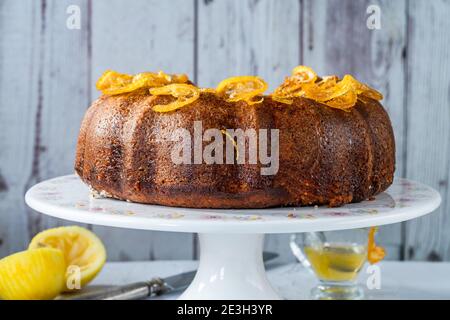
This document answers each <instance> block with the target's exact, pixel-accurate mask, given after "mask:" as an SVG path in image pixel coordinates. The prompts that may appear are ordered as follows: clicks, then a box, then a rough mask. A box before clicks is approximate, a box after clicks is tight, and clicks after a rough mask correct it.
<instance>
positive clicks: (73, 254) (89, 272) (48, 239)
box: [28, 226, 106, 290]
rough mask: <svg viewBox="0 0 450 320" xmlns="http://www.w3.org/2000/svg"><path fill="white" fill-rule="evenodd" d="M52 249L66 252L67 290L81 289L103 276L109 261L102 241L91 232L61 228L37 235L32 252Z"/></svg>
mask: <svg viewBox="0 0 450 320" xmlns="http://www.w3.org/2000/svg"><path fill="white" fill-rule="evenodd" d="M42 247H50V248H56V249H59V250H61V251H62V252H63V254H64V257H65V261H66V265H67V271H66V272H65V276H66V286H67V287H66V289H69V290H70V289H79V288H80V287H83V286H85V285H86V284H87V283H89V282H90V281H91V280H92V279H94V277H95V276H96V275H97V274H98V273H99V272H100V270H101V269H102V267H103V265H104V264H105V261H106V250H105V247H104V246H103V243H102V242H101V240H100V239H99V238H98V237H97V236H96V235H95V234H94V233H92V232H91V231H89V230H87V229H85V228H82V227H78V226H70V227H59V228H53V229H48V230H45V231H42V232H41V233H38V234H37V235H36V236H35V237H34V238H33V239H32V240H31V243H30V245H29V247H28V248H29V249H35V248H42Z"/></svg>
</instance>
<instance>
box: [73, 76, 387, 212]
mask: <svg viewBox="0 0 450 320" xmlns="http://www.w3.org/2000/svg"><path fill="white" fill-rule="evenodd" d="M97 87H98V88H99V89H100V90H101V91H102V92H103V93H104V94H103V95H102V96H101V97H100V98H99V99H97V100H96V101H95V102H94V103H93V104H92V105H91V107H90V108H89V109H88V111H87V112H86V115H85V117H84V120H83V122H82V125H81V129H80V134H79V138H78V145H77V153H76V163H75V170H76V172H77V174H78V175H79V176H80V178H81V179H82V180H83V181H84V182H85V183H86V184H88V185H89V186H90V187H91V188H92V189H93V190H95V191H97V192H98V193H100V194H102V195H104V196H107V197H113V198H117V199H122V200H128V201H133V202H140V203H149V204H159V205H167V206H180V207H193V208H265V207H273V206H299V205H323V204H326V205H329V206H339V205H342V204H346V203H350V202H358V201H362V200H365V199H368V198H371V197H372V196H375V195H376V194H378V193H380V192H382V191H384V190H385V189H386V188H387V187H388V186H389V185H390V184H391V183H392V181H393V174H394V169H395V168H394V167H395V145H394V137H393V131H392V127H391V123H390V120H389V117H388V115H387V113H386V111H385V110H384V108H383V107H382V105H381V104H380V103H379V102H378V101H377V100H380V99H381V98H382V96H381V95H380V94H379V93H378V92H377V91H375V90H373V89H371V88H370V87H368V86H366V85H364V84H361V83H359V82H357V81H356V80H355V79H354V78H353V77H351V76H345V77H344V78H343V79H338V78H337V77H334V76H331V77H323V78H320V77H318V76H317V75H315V73H313V71H312V70H311V69H309V68H307V67H297V68H296V69H294V71H293V74H292V75H291V76H290V77H287V78H286V80H285V82H284V83H283V84H282V85H281V86H280V87H278V88H277V89H276V90H275V91H274V92H273V93H272V94H271V95H263V92H264V91H265V90H266V89H267V85H266V84H265V82H264V81H263V80H262V79H260V78H257V77H235V78H230V79H227V80H225V81H224V82H222V83H221V84H219V86H218V87H217V88H216V89H199V88H197V87H195V86H194V85H193V84H192V83H191V82H190V81H189V80H188V79H187V77H185V76H183V75H167V74H164V73H162V72H160V73H141V74H138V75H135V76H130V75H124V74H119V73H116V72H114V71H107V72H106V73H105V74H104V75H103V76H102V78H100V79H99V81H98V83H97ZM180 129H181V131H179V130H180ZM208 129H215V130H219V132H221V133H222V136H223V142H224V144H226V142H227V141H228V142H232V143H231V145H232V147H231V151H233V155H234V157H235V158H233V159H231V163H230V159H228V158H226V157H227V156H228V151H230V149H226V147H225V146H224V147H223V150H219V148H218V147H217V148H211V147H208V146H210V145H211V144H212V141H214V142H217V141H216V140H220V139H219V138H220V137H218V136H217V133H214V131H210V130H208ZM230 129H241V130H242V132H244V133H245V134H244V140H242V141H240V142H239V143H241V144H238V139H239V138H238V137H237V136H238V134H237V135H236V136H234V135H233V130H230ZM176 132H181V133H184V134H185V135H186V134H188V135H190V137H193V138H192V139H190V137H187V139H184V138H183V137H184V136H183V135H181V138H180V136H176V137H175V138H174V134H175V133H176ZM208 132H209V133H211V132H212V133H211V134H209V136H208V134H207V133H208ZM235 132H237V131H235ZM249 132H250V133H252V134H254V133H256V134H257V135H259V139H260V138H261V136H264V137H265V138H267V141H268V145H266V146H264V145H262V140H257V142H258V143H256V144H255V143H254V142H255V141H253V142H252V141H251V140H252V137H253V136H252V134H247V133H249ZM272 133H273V134H272ZM198 134H200V135H198ZM196 137H197V138H196ZM198 137H199V138H198ZM212 137H214V139H211V138H212ZM275 140H277V141H275ZM181 142H182V144H180V143H181ZM242 143H243V144H242ZM274 145H276V146H275V147H273V146H274ZM180 146H181V147H180ZM215 146H217V145H215ZM238 146H240V147H242V146H244V149H242V148H239V147H238ZM227 148H228V144H227ZM252 148H253V149H254V148H257V149H258V150H259V151H258V152H257V155H258V156H259V157H260V158H261V157H262V158H265V159H263V160H265V161H262V160H261V159H259V160H257V161H256V162H255V161H254V160H255V159H254V158H253V161H251V158H252V157H253V156H252V155H251V154H250V153H251V152H252ZM225 149H226V151H225ZM174 150H175V151H174ZM261 150H263V151H261ZM234 151H235V152H234ZM174 155H175V156H178V155H179V157H175V158H174ZM208 159H209V160H211V159H214V161H215V162H213V163H211V161H210V163H206V162H207V161H206V160H208ZM268 159H269V160H270V161H267V160H268ZM183 160H185V161H183ZM238 160H239V161H238ZM242 160H244V161H242ZM264 168H266V169H268V168H270V169H271V170H266V171H264Z"/></svg>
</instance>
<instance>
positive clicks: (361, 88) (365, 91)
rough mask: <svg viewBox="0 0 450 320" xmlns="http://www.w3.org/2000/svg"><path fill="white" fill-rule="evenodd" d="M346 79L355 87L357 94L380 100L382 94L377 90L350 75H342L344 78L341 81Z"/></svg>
mask: <svg viewBox="0 0 450 320" xmlns="http://www.w3.org/2000/svg"><path fill="white" fill-rule="evenodd" d="M344 80H347V81H348V82H349V83H351V84H352V86H353V87H354V88H355V90H356V92H357V94H361V95H363V96H366V97H369V98H371V99H374V100H382V99H383V95H382V94H381V93H380V92H378V91H377V90H375V89H373V88H371V87H369V86H368V85H366V84H364V83H361V82H359V81H358V80H356V79H355V78H354V77H352V76H351V75H349V74H347V75H345V76H344V79H342V81H344Z"/></svg>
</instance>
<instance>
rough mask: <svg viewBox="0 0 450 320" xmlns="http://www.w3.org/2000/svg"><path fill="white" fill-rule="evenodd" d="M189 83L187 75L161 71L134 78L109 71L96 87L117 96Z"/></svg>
mask: <svg viewBox="0 0 450 320" xmlns="http://www.w3.org/2000/svg"><path fill="white" fill-rule="evenodd" d="M187 81H189V79H188V77H187V75H185V74H173V75H170V74H165V73H164V72H162V71H160V72H158V73H153V72H142V73H138V74H136V75H134V76H132V75H129V74H123V73H118V72H116V71H112V70H108V71H106V72H105V73H104V74H103V75H102V76H101V77H100V79H98V81H97V84H96V87H97V89H98V90H100V91H101V92H102V93H103V94H108V95H115V94H121V93H126V92H132V91H136V90H138V89H142V88H151V87H161V86H165V85H167V84H170V83H185V82H187Z"/></svg>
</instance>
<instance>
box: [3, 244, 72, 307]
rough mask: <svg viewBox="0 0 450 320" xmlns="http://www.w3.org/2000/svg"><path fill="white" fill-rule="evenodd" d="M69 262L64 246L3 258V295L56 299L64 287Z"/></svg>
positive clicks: (5, 297)
mask: <svg viewBox="0 0 450 320" xmlns="http://www.w3.org/2000/svg"><path fill="white" fill-rule="evenodd" d="M65 271H66V263H65V261H64V255H63V253H62V252H61V250H58V249H53V248H42V249H36V250H27V251H22V252H18V253H15V254H13V255H10V256H8V257H6V258H3V259H2V260H0V299H5V300H25V299H26V300H31V299H33V300H37V299H39V300H41V299H42V300H45V299H53V298H54V297H56V296H57V295H58V294H59V293H60V292H61V291H62V290H63V289H64V287H65V277H64V274H65Z"/></svg>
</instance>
